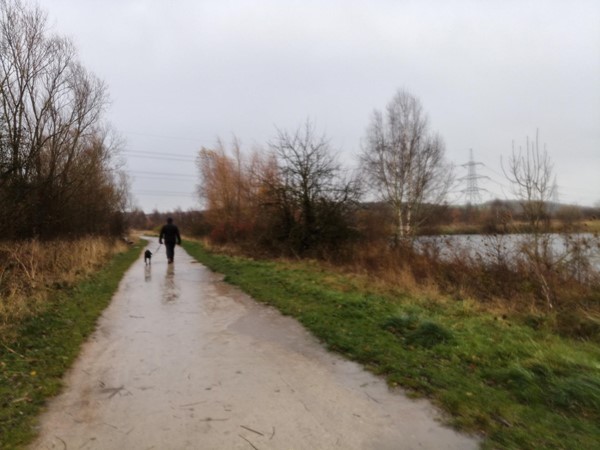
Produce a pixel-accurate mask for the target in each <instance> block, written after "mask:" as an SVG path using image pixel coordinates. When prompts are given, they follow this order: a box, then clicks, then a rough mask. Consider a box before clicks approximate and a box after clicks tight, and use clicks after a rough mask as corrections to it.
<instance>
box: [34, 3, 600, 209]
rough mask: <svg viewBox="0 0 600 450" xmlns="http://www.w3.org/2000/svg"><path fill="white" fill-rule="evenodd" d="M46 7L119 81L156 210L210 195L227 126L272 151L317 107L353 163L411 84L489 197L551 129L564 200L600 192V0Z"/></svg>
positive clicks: (451, 151)
mask: <svg viewBox="0 0 600 450" xmlns="http://www.w3.org/2000/svg"><path fill="white" fill-rule="evenodd" d="M39 5H40V6H41V7H42V9H44V10H46V12H47V13H48V15H49V19H50V23H51V25H52V27H53V30H54V31H56V32H58V33H59V34H62V35H66V36H69V37H71V38H72V40H73V41H74V43H75V45H76V46H77V48H78V50H79V53H80V57H81V59H82V61H83V63H84V64H85V66H86V67H87V68H88V69H90V70H91V71H93V72H94V73H95V74H96V75H97V76H98V77H100V78H101V79H103V80H104V81H105V82H106V83H107V84H108V87H109V92H110V97H111V100H112V103H111V105H110V108H109V110H108V114H107V118H108V119H109V120H110V122H111V123H112V125H113V126H114V128H116V129H117V130H118V131H119V132H120V133H121V134H122V136H123V137H124V138H125V140H126V146H125V150H126V151H125V152H124V153H123V157H124V159H125V163H126V168H127V170H128V172H129V173H130V174H131V176H132V178H133V184H132V190H133V194H134V197H135V200H136V203H137V204H138V205H139V206H140V207H142V208H143V209H144V210H146V211H148V212H149V211H151V210H152V209H154V208H157V209H159V210H161V211H165V210H170V209H173V208H175V207H181V208H183V209H188V208H193V207H198V206H199V201H198V199H197V198H196V197H195V194H194V192H195V186H196V184H197V171H196V168H195V164H194V158H195V155H196V154H197V152H198V150H199V149H200V148H201V146H207V147H210V146H212V145H214V142H215V140H216V138H217V137H221V138H222V139H223V140H225V141H230V140H231V137H232V136H233V135H234V134H235V135H236V136H237V137H238V138H239V139H240V140H241V142H242V146H243V148H244V149H246V150H250V149H251V148H253V147H256V146H263V147H265V143H266V142H267V141H268V140H269V139H271V138H272V137H273V136H274V134H275V127H279V128H284V129H289V130H294V129H296V128H297V127H298V126H299V125H300V124H301V123H302V122H304V121H305V120H306V119H307V118H310V119H311V120H312V121H313V122H314V123H315V124H316V126H317V129H318V130H319V131H320V132H323V133H326V134H327V135H328V136H329V137H330V138H331V142H332V145H333V147H334V149H335V150H337V151H339V155H340V159H341V160H342V162H343V163H345V164H346V165H348V166H352V165H355V161H356V155H357V154H358V152H359V151H360V148H361V139H362V138H363V136H364V134H365V129H366V127H367V125H368V123H369V119H370V117H371V114H372V112H373V110H374V109H383V108H384V107H385V105H386V104H387V103H388V102H389V101H390V99H391V98H392V97H393V96H394V94H395V92H396V91H397V90H398V89H400V88H402V89H405V90H408V91H409V92H411V93H412V94H414V95H415V96H417V97H418V98H420V100H421V102H422V103H423V106H424V109H425V111H427V113H428V114H429V118H430V123H431V127H432V129H433V130H435V131H437V132H439V133H440V134H441V136H442V137H443V138H444V141H445V143H446V152H447V157H448V159H449V160H450V161H451V162H453V163H454V164H456V165H457V170H456V172H457V175H458V176H459V177H461V176H465V175H466V174H467V172H466V168H465V167H462V166H460V165H461V164H464V163H466V162H468V160H469V149H473V153H474V158H475V161H477V162H481V163H483V164H484V165H477V166H476V168H477V173H478V175H481V176H485V177H489V179H488V178H482V179H480V180H479V185H480V187H482V188H485V189H487V191H481V194H482V197H483V200H487V199H490V198H492V197H498V198H510V197H511V193H510V191H509V190H508V189H507V187H506V184H507V183H506V181H505V180H504V177H503V176H502V169H501V156H503V157H504V160H506V158H507V157H508V156H509V154H510V152H511V148H512V142H513V141H515V143H516V144H517V145H524V144H525V140H526V138H527V136H529V137H530V138H533V137H534V136H535V133H536V130H537V129H539V135H540V141H541V142H542V143H545V144H546V148H547V151H548V153H549V155H550V157H551V158H552V160H553V162H554V164H555V172H556V175H557V180H558V187H559V200H560V201H562V202H572V203H577V204H580V205H593V204H594V203H597V202H600V2H598V1H597V0H590V1H584V0H570V1H566V0H564V1H550V0H544V1H542V0H540V1H526V0H515V1H513V0H498V1H492V0H490V1H481V0H476V1H447V0H446V1H443V0H440V1H429V0H422V1H403V0H389V1H385V0H370V1H352V0H345V1H328V0H320V1H313V0H301V1H288V0H268V1H258V0H254V1H249V0H248V1H242V0H214V1H208V0H205V1H202V0H173V1H169V2H166V1H164V0H162V1H159V0H154V1H152V0H102V1H101V0H78V1H73V0H40V1H39ZM158 155H162V157H163V159H156V157H157V156H158ZM165 174H167V175H165ZM465 187H466V186H465V185H463V186H462V187H458V189H457V190H460V189H464V188H465Z"/></svg>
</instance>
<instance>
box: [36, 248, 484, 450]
mask: <svg viewBox="0 0 600 450" xmlns="http://www.w3.org/2000/svg"><path fill="white" fill-rule="evenodd" d="M149 247H150V248H151V249H152V250H154V249H155V248H156V247H157V243H155V242H153V243H152V244H151V245H150V246H149ZM161 250H164V248H162V249H161ZM66 383H67V387H66V389H65V390H64V392H63V394H62V395H61V396H59V397H58V398H56V399H55V400H54V401H52V402H51V403H50V405H49V408H48V412H47V413H46V414H44V415H43V417H42V423H41V435H40V438H39V439H38V440H37V441H36V442H35V443H34V445H33V448H56V449H63V448H67V449H80V448H84V449H92V448H93V449H151V448H154V449H247V450H253V449H259V450H264V449H310V450H315V449H334V448H335V449H469V448H476V447H477V441H476V440H473V439H471V438H469V437H465V436H462V435H460V434H457V433H455V432H454V431H452V430H450V429H448V428H445V427H443V426H441V425H440V424H439V423H438V422H437V421H436V420H435V419H434V417H435V415H436V413H435V411H434V410H433V408H432V407H431V406H429V404H428V403H427V402H425V401H414V400H410V399H407V398H406V397H405V396H404V395H402V394H401V393H399V392H396V393H394V392H390V391H389V390H388V388H387V387H386V385H385V383H384V382H383V381H381V380H380V379H378V378H376V377H374V376H372V375H371V374H369V373H367V372H365V371H364V370H363V369H362V368H360V367H359V366H358V365H356V364H354V363H351V362H348V361H345V360H343V359H342V358H340V357H338V356H336V355H333V354H330V353H328V352H327V351H325V350H323V348H322V346H321V345H320V344H319V343H318V342H317V341H316V340H315V339H314V338H312V337H311V336H310V335H309V334H308V333H307V332H306V331H305V330H304V329H303V328H302V327H301V326H300V325H299V324H298V323H297V322H296V321H295V320H293V319H291V318H288V317H284V316H282V315H281V314H279V312H277V311H276V310H274V309H273V308H270V307H266V306H264V305H260V304H257V303H256V302H254V301H253V300H252V299H251V298H249V297H248V296H246V295H244V294H243V293H241V292H239V290H237V289H235V288H233V287H231V286H228V285H226V284H225V283H223V282H221V281H220V279H219V277H218V276H217V275H215V274H212V273H211V272H210V271H209V270H208V269H206V268H204V267H203V266H201V265H200V264H197V263H195V262H194V261H193V260H192V258H190V257H189V256H188V255H187V254H185V252H184V251H183V249H181V248H180V247H178V248H177V249H176V254H175V264H173V265H167V263H166V257H165V255H164V253H162V251H161V252H160V254H157V255H155V257H154V261H153V264H152V266H151V267H150V268H145V267H144V263H143V261H141V260H140V261H138V262H136V263H135V264H134V265H133V267H132V268H131V269H130V270H129V272H127V274H126V275H125V277H124V279H123V281H122V283H121V286H120V289H119V291H118V293H117V294H116V296H115V298H114V299H113V302H112V303H111V305H110V306H109V308H108V309H107V310H106V311H105V313H104V314H103V316H102V318H101V320H100V322H99V325H98V329H97V330H96V332H95V333H94V335H93V337H92V338H91V339H90V340H89V342H88V343H87V344H86V345H85V346H84V348H83V351H82V354H81V355H80V357H79V359H78V360H77V362H76V363H75V365H74V367H73V369H72V370H71V372H70V373H69V375H68V376H67V380H66Z"/></svg>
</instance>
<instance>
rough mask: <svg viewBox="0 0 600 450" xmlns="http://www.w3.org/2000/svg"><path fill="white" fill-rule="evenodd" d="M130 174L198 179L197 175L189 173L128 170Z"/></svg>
mask: <svg viewBox="0 0 600 450" xmlns="http://www.w3.org/2000/svg"><path fill="white" fill-rule="evenodd" d="M128 172H129V173H130V174H139V175H161V176H162V175H164V176H173V177H192V178H196V175H191V174H187V173H177V172H149V171H145V170H128Z"/></svg>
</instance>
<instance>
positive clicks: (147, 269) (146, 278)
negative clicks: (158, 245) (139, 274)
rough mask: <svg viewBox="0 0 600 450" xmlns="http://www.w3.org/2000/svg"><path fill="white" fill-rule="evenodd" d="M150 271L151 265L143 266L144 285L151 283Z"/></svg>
mask: <svg viewBox="0 0 600 450" xmlns="http://www.w3.org/2000/svg"><path fill="white" fill-rule="evenodd" d="M150 269H152V265H150V264H146V265H145V266H144V281H145V282H146V283H148V282H150V281H152V271H151V270H150Z"/></svg>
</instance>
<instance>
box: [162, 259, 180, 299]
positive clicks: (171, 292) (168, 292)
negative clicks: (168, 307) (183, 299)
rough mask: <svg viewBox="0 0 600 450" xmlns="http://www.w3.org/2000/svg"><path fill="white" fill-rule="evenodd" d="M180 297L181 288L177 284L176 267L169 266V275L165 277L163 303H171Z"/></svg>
mask: <svg viewBox="0 0 600 450" xmlns="http://www.w3.org/2000/svg"><path fill="white" fill-rule="evenodd" d="M178 297H179V287H178V286H177V284H176V283H175V265H174V264H168V265H167V273H166V275H165V286H164V289H163V297H162V299H163V302H165V303H170V302H172V301H175V300H176V299H177V298H178Z"/></svg>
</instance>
